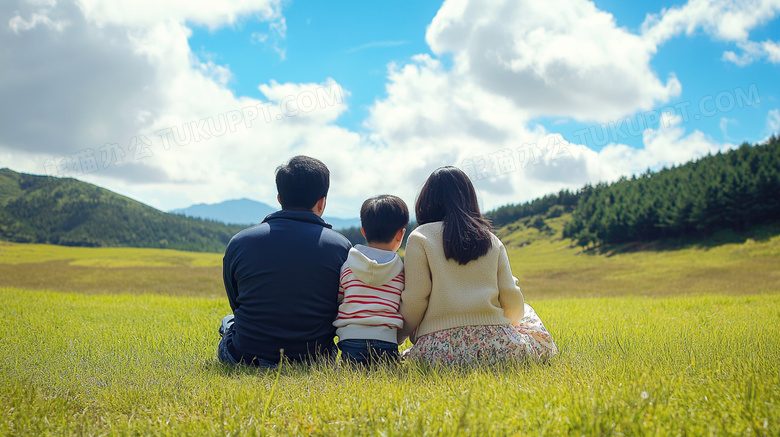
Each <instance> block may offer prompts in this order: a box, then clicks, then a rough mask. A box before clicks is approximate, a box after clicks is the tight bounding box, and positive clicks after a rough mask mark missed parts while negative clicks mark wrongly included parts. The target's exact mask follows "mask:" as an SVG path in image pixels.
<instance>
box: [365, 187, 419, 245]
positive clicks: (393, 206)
mask: <svg viewBox="0 0 780 437" xmlns="http://www.w3.org/2000/svg"><path fill="white" fill-rule="evenodd" d="M360 224H361V225H362V226H363V232H365V233H366V241H367V242H369V243H389V242H390V241H392V240H393V237H395V234H396V233H397V232H398V230H399V229H403V228H406V225H408V224H409V209H408V208H407V207H406V203H405V202H404V201H403V200H402V199H401V198H400V197H397V196H393V195H390V194H381V195H379V196H374V197H371V198H368V199H366V201H365V202H363V206H361V207H360Z"/></svg>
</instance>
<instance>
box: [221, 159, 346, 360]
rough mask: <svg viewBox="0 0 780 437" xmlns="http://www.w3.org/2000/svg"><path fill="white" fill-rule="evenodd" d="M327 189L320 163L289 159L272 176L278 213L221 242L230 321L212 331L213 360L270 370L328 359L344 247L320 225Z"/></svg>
mask: <svg viewBox="0 0 780 437" xmlns="http://www.w3.org/2000/svg"><path fill="white" fill-rule="evenodd" d="M329 186H330V172H329V170H328V168H327V167H326V166H325V164H323V163H322V162H320V161H318V160H316V159H314V158H310V157H308V156H296V157H293V158H292V159H290V161H289V162H288V163H287V164H284V165H282V166H280V167H279V168H277V169H276V189H277V191H278V193H279V195H278V197H277V200H278V201H279V203H280V204H281V205H282V210H281V211H277V212H275V213H273V214H269V215H268V216H267V217H266V218H265V219H264V220H263V222H262V223H260V224H259V225H256V226H252V227H250V228H247V229H244V230H243V231H241V232H239V233H238V234H236V235H235V236H234V237H233V238H232V239H231V240H230V243H228V246H227V249H225V257H224V259H223V276H224V281H225V290H226V291H227V296H228V301H229V302H230V307H231V308H232V309H233V315H232V316H227V317H225V318H224V319H223V323H222V327H221V328H220V334H222V335H223V338H222V340H220V342H219V347H218V352H217V356H218V357H219V359H220V361H222V362H225V363H230V364H247V365H254V366H261V367H276V365H277V364H278V363H279V362H280V360H281V358H282V356H284V357H286V358H288V359H290V360H292V361H303V362H306V361H309V360H311V359H316V358H319V357H326V356H333V355H334V347H335V345H334V341H333V339H334V334H335V328H334V327H333V320H334V319H335V318H336V313H337V311H338V289H339V271H340V268H341V265H342V264H344V261H345V260H346V259H347V254H348V253H349V249H350V248H351V247H352V245H351V244H350V243H349V240H347V239H346V238H345V237H344V236H343V235H341V234H339V233H338V232H336V231H334V230H332V229H331V226H330V225H329V224H327V223H325V221H323V220H322V218H321V217H322V212H323V211H324V210H325V199H326V197H327V194H328V188H329ZM231 319H232V320H231ZM231 321H232V323H231Z"/></svg>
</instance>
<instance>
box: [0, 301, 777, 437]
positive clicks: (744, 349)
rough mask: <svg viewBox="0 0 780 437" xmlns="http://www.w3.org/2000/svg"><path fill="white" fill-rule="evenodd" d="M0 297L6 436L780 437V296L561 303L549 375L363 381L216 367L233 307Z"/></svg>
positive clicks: (426, 372) (435, 373)
mask: <svg viewBox="0 0 780 437" xmlns="http://www.w3.org/2000/svg"><path fill="white" fill-rule="evenodd" d="M0 296H1V297H2V299H3V302H4V305H3V307H2V309H0V314H2V319H3V320H6V321H12V322H10V323H8V322H7V323H4V324H3V325H2V327H0V338H2V343H0V356H1V357H2V358H0V367H1V368H2V373H1V375H2V376H0V434H2V435H7V434H45V433H55V434H60V433H69V434H104V433H118V434H180V433H187V434H193V433H194V434H201V433H211V434H227V433H230V434H232V435H236V434H242V435H243V434H247V433H248V434H309V433H312V434H325V435H331V434H370V435H374V434H377V433H384V434H385V435H399V434H400V435H403V434H414V435H417V434H424V433H429V434H456V433H458V432H463V433H470V434H479V435H487V434H493V435H505V434H515V433H520V432H525V433H528V434H530V435H539V434H558V433H560V434H577V435H579V434H618V435H619V434H624V435H638V434H662V435H668V434H691V435H706V434H744V433H752V434H754V435H761V434H777V433H778V432H780V428H778V426H780V424H779V423H778V417H780V404H779V402H780V376H778V375H779V372H778V370H780V369H778V362H779V361H780V344H779V343H780V342H779V341H778V338H780V296H777V295H772V296H692V297H686V298H671V299H666V298H661V299H651V298H643V297H621V298H611V299H557V300H545V301H540V302H538V304H537V305H536V309H537V311H538V312H539V314H540V316H541V317H542V318H543V319H544V320H545V321H546V323H547V324H548V326H549V327H550V330H551V332H552V333H553V335H554V337H555V339H556V341H557V343H558V346H559V347H560V349H561V354H560V356H559V357H557V358H556V359H554V360H553V362H552V363H551V364H550V365H535V364H526V365H523V364H517V365H507V366H498V367H485V368H477V369H460V370H450V369H431V368H427V367H425V366H422V365H417V364H409V363H407V364H404V365H401V366H399V367H398V368H394V369H378V370H374V371H357V372H356V371H352V370H349V369H345V368H341V367H339V366H335V365H322V366H317V367H314V368H308V369H307V368H302V367H287V368H283V369H282V370H281V371H280V372H273V371H272V372H268V371H259V370H253V369H243V368H242V369H234V368H229V367H225V366H222V365H220V364H218V363H217V361H216V358H215V345H216V342H217V334H216V329H215V328H216V324H217V321H218V320H219V318H220V316H221V315H222V314H224V313H225V312H226V311H227V307H226V304H225V302H224V301H223V300H221V299H209V298H192V297H190V298H182V297H175V296H161V295H129V294H126V295H119V296H117V295H98V296H95V295H82V294H63V293H56V292H30V291H26V290H20V289H13V288H2V289H0ZM277 379H278V382H277ZM274 387H275V389H274ZM748 430H750V431H748Z"/></svg>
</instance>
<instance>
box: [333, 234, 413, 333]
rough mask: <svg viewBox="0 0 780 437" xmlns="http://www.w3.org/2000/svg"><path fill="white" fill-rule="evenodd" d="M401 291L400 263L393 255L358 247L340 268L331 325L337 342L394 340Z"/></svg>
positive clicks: (402, 287) (399, 327) (400, 326)
mask: <svg viewBox="0 0 780 437" xmlns="http://www.w3.org/2000/svg"><path fill="white" fill-rule="evenodd" d="M403 290H404V263H403V261H401V257H400V256H398V254H397V253H395V252H391V251H389V250H382V249H377V248H374V247H368V246H364V245H362V244H358V245H356V246H355V247H353V248H352V249H350V251H349V255H348V256H347V261H346V262H345V263H344V265H343V266H341V280H340V282H339V301H340V302H341V305H339V314H338V317H336V320H335V321H334V322H333V326H335V327H336V328H337V329H336V335H338V337H339V341H340V340H382V341H387V342H391V343H396V341H397V335H396V334H397V330H398V329H401V328H402V327H403V323H404V322H403V318H402V317H401V315H400V314H398V307H399V305H400V301H401V292H402V291H403Z"/></svg>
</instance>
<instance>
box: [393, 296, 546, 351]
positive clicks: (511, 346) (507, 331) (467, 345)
mask: <svg viewBox="0 0 780 437" xmlns="http://www.w3.org/2000/svg"><path fill="white" fill-rule="evenodd" d="M557 353H558V348H557V347H556V346H555V343H553V340H552V336H550V333H549V332H547V328H545V327H544V324H543V323H542V321H541V319H539V316H537V315H536V311H534V309H533V308H531V306H530V305H528V304H525V314H524V316H523V319H522V320H520V322H519V323H518V324H517V325H514V326H513V325H509V324H507V325H485V326H460V327H457V328H451V329H444V330H442V331H436V332H432V333H430V334H426V335H423V336H421V337H420V338H418V339H417V342H416V343H415V344H414V345H413V346H412V347H411V348H409V349H407V350H406V351H404V352H403V355H404V356H406V357H408V358H411V359H421V360H423V361H427V362H428V363H431V364H445V365H461V364H477V363H497V362H500V361H509V360H523V359H530V360H535V361H546V360H548V359H549V358H550V357H552V356H553V355H555V354H557Z"/></svg>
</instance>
